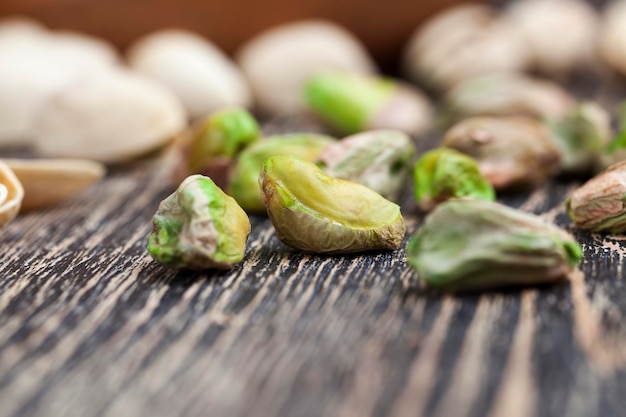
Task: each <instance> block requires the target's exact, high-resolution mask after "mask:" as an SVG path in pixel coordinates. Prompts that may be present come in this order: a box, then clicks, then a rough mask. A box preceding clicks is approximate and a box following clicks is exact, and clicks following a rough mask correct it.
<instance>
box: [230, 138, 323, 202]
mask: <svg viewBox="0 0 626 417" xmlns="http://www.w3.org/2000/svg"><path fill="white" fill-rule="evenodd" d="M334 142H335V139H333V138H331V137H330V136H325V135H319V134H315V133H293V134H288V135H276V136H271V137H267V138H265V139H263V140H260V141H258V142H257V143H255V144H253V145H251V146H249V147H248V148H246V149H244V150H243V151H242V152H241V154H240V155H239V160H238V162H237V166H236V167H235V170H234V172H233V174H232V176H231V182H230V189H229V193H230V195H232V196H233V197H234V198H235V200H237V202H238V203H239V204H240V205H241V207H243V209H244V210H246V211H248V212H265V206H264V205H263V200H262V199H261V193H260V190H259V172H260V171H261V166H262V165H263V162H264V161H265V160H266V159H267V158H269V157H271V156H275V155H294V156H297V157H299V158H302V159H306V160H307V161H314V160H315V159H316V158H317V157H318V155H319V153H320V152H321V151H322V149H324V148H325V147H327V146H328V145H330V144H332V143H334Z"/></svg>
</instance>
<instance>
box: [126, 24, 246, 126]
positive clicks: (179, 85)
mask: <svg viewBox="0 0 626 417" xmlns="http://www.w3.org/2000/svg"><path fill="white" fill-rule="evenodd" d="M128 61H129V64H130V66H131V67H132V68H133V69H134V70H135V71H137V72H139V73H141V74H144V75H146V76H148V77H150V78H153V79H155V80H157V81H159V82H160V83H162V84H163V85H165V86H167V87H168V88H169V89H170V90H171V91H172V92H173V93H174V94H176V95H177V96H178V98H179V99H180V100H181V101H182V103H183V104H184V105H185V108H186V109H187V112H188V113H189V116H190V117H191V118H192V119H197V118H200V117H205V116H207V115H208V114H210V113H212V112H214V111H216V110H218V109H219V108H221V107H226V106H239V107H250V106H251V104H252V98H251V93H250V90H249V88H248V85H247V84H246V81H245V79H244V77H243V75H242V74H241V72H240V71H239V69H238V68H237V67H236V66H235V64H234V63H233V62H231V61H230V59H229V58H228V57H227V56H226V55H225V54H224V53H222V51H220V50H219V49H218V48H217V47H216V46H215V45H213V44H212V43H211V42H209V41H208V40H207V39H204V38H202V37H201V36H199V35H196V34H194V33H191V32H186V31H183V30H174V29H168V30H162V31H158V32H155V33H152V34H150V35H147V36H145V37H143V38H140V39H139V40H137V41H136V42H135V43H134V44H133V45H132V46H131V48H130V50H129V52H128Z"/></svg>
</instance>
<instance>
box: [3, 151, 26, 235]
mask: <svg viewBox="0 0 626 417" xmlns="http://www.w3.org/2000/svg"><path fill="white" fill-rule="evenodd" d="M23 198H24V188H23V187H22V184H21V183H20V181H19V179H18V178H17V176H16V175H15V173H14V172H13V170H12V169H11V168H10V167H9V166H8V165H7V164H6V163H4V162H2V161H0V227H2V226H4V225H5V224H7V223H8V222H10V221H11V220H13V219H14V218H15V216H17V213H18V212H19V211H20V206H21V205H22V199H23Z"/></svg>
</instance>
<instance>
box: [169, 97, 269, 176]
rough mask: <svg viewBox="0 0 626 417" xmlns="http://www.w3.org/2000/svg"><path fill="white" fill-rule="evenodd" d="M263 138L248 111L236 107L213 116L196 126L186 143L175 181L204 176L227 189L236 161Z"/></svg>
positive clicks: (182, 149) (181, 151)
mask: <svg viewBox="0 0 626 417" xmlns="http://www.w3.org/2000/svg"><path fill="white" fill-rule="evenodd" d="M260 135H261V132H260V129H259V125H258V124H257V122H256V120H255V118H254V116H252V115H251V114H250V113H249V112H248V111H247V110H244V109H241V108H237V107H233V108H226V109H222V110H219V111H217V112H215V113H213V114H211V115H210V116H208V117H206V118H205V119H204V120H201V121H199V122H198V123H196V125H195V126H194V127H193V129H192V130H191V131H190V132H189V138H188V140H187V141H186V143H183V144H182V145H181V146H180V147H179V148H180V149H179V151H180V154H181V155H180V163H179V166H178V167H177V169H176V173H175V179H177V180H179V181H182V180H183V179H184V178H185V177H187V176H189V175H191V174H202V175H206V176H207V177H211V179H212V180H213V181H214V182H215V184H216V185H217V186H218V187H220V188H225V187H226V186H227V185H228V177H229V174H230V171H231V170H232V166H233V164H234V159H235V157H236V156H237V155H238V154H239V152H241V151H242V150H243V149H244V148H245V147H246V146H248V145H250V144H251V143H253V142H256V141H257V140H258V139H259V137H260Z"/></svg>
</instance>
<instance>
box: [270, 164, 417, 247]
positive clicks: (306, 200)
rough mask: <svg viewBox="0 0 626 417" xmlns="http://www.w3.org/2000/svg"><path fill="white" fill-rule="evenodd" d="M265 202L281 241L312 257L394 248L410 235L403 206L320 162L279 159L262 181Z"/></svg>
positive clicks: (271, 165)
mask: <svg viewBox="0 0 626 417" xmlns="http://www.w3.org/2000/svg"><path fill="white" fill-rule="evenodd" d="M259 184H260V186H261V193H262V195H263V203H264V204H265V207H267V213H268V215H269V216H270V219H271V221H272V224H273V225H274V228H276V232H277V234H278V237H279V238H280V240H281V241H282V242H283V243H285V244H286V245H288V246H291V247H292V248H295V249H298V250H302V251H305V252H312V253H352V252H362V251H369V250H395V249H398V248H399V247H400V244H401V243H402V239H403V238H404V234H405V230H406V229H405V224H404V219H403V218H402V215H401V213H400V207H399V206H398V205H396V204H394V203H392V202H391V201H389V200H387V199H385V198H383V197H382V196H380V194H378V193H376V192H375V191H372V190H371V189H370V188H367V187H365V186H362V185H360V184H357V183H354V182H350V181H344V180H340V179H336V178H333V177H330V176H328V175H326V174H325V173H324V172H323V171H322V170H321V169H319V168H318V167H317V166H316V165H315V164H312V163H310V162H306V161H303V160H301V159H298V158H296V157H293V156H274V157H271V158H269V159H267V160H266V161H265V162H264V163H263V169H262V170H261V175H260V177H259Z"/></svg>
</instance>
